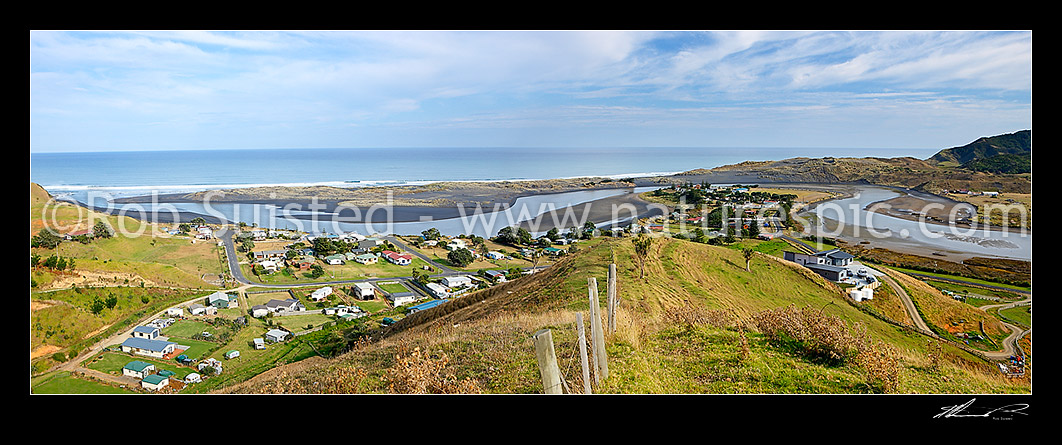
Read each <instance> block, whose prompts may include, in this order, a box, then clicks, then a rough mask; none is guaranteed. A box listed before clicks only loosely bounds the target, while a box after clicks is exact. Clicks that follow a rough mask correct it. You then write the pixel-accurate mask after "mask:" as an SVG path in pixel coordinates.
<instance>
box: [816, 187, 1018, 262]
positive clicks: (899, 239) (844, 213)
mask: <svg viewBox="0 0 1062 445" xmlns="http://www.w3.org/2000/svg"><path fill="white" fill-rule="evenodd" d="M848 187H849V189H848V192H849V193H850V195H849V196H848V197H845V198H840V199H835V200H831V201H826V202H822V203H818V204H815V205H813V206H811V207H809V208H808V209H805V210H803V211H801V212H800V213H799V214H798V217H800V218H802V219H804V220H806V221H807V222H808V224H806V225H805V227H806V228H807V230H806V233H805V234H806V235H811V236H823V237H828V238H836V239H840V240H842V241H845V242H847V243H850V244H853V245H861V246H862V247H865V248H884V249H889V250H895V251H899V252H905V253H911V254H915V255H934V256H941V257H950V258H952V259H955V260H961V259H963V258H969V257H974V256H982V257H999V258H1008V259H1018V260H1027V261H1031V260H1032V231H1031V230H1020V229H1012V230H998V229H999V228H993V227H988V226H977V225H976V223H973V224H970V223H968V221H970V216H971V215H976V209H974V208H973V207H972V206H970V205H969V204H966V203H959V202H955V201H951V200H947V199H945V198H939V197H934V196H933V195H915V194H913V193H911V192H909V191H906V190H902V189H893V188H888V187H881V186H861V185H854V186H848ZM970 222H972V221H970Z"/></svg>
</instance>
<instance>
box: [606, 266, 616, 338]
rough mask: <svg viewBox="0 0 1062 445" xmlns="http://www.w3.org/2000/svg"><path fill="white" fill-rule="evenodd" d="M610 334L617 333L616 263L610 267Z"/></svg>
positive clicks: (608, 288)
mask: <svg viewBox="0 0 1062 445" xmlns="http://www.w3.org/2000/svg"><path fill="white" fill-rule="evenodd" d="M606 289H607V292H608V333H609V335H612V334H615V333H616V303H617V302H616V263H612V264H609V265H608V287H607V288H606Z"/></svg>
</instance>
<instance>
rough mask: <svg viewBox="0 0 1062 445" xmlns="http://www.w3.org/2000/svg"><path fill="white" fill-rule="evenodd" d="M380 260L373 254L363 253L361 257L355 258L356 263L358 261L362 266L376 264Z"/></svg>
mask: <svg viewBox="0 0 1062 445" xmlns="http://www.w3.org/2000/svg"><path fill="white" fill-rule="evenodd" d="M378 259H379V257H378V256H376V255H373V254H371V253H363V254H361V255H355V256H354V261H357V262H359V263H361V264H376V261H377V260H378Z"/></svg>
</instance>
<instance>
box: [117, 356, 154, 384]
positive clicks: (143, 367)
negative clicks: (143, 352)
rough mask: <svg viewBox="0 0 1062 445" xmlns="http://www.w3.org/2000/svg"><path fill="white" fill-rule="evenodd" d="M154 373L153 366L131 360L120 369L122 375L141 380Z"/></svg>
mask: <svg viewBox="0 0 1062 445" xmlns="http://www.w3.org/2000/svg"><path fill="white" fill-rule="evenodd" d="M154 371H155V365H152V364H151V363H148V362H142V361H140V360H133V361H131V362H129V363H126V364H125V366H123V367H122V375H127V376H130V377H136V378H138V379H142V378H144V377H147V376H148V375H149V374H151V373H152V372H154Z"/></svg>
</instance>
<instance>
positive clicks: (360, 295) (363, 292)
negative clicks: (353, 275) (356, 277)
mask: <svg viewBox="0 0 1062 445" xmlns="http://www.w3.org/2000/svg"><path fill="white" fill-rule="evenodd" d="M354 298H357V299H359V300H372V299H373V298H376V288H375V287H373V285H372V284H370V283H354Z"/></svg>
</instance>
